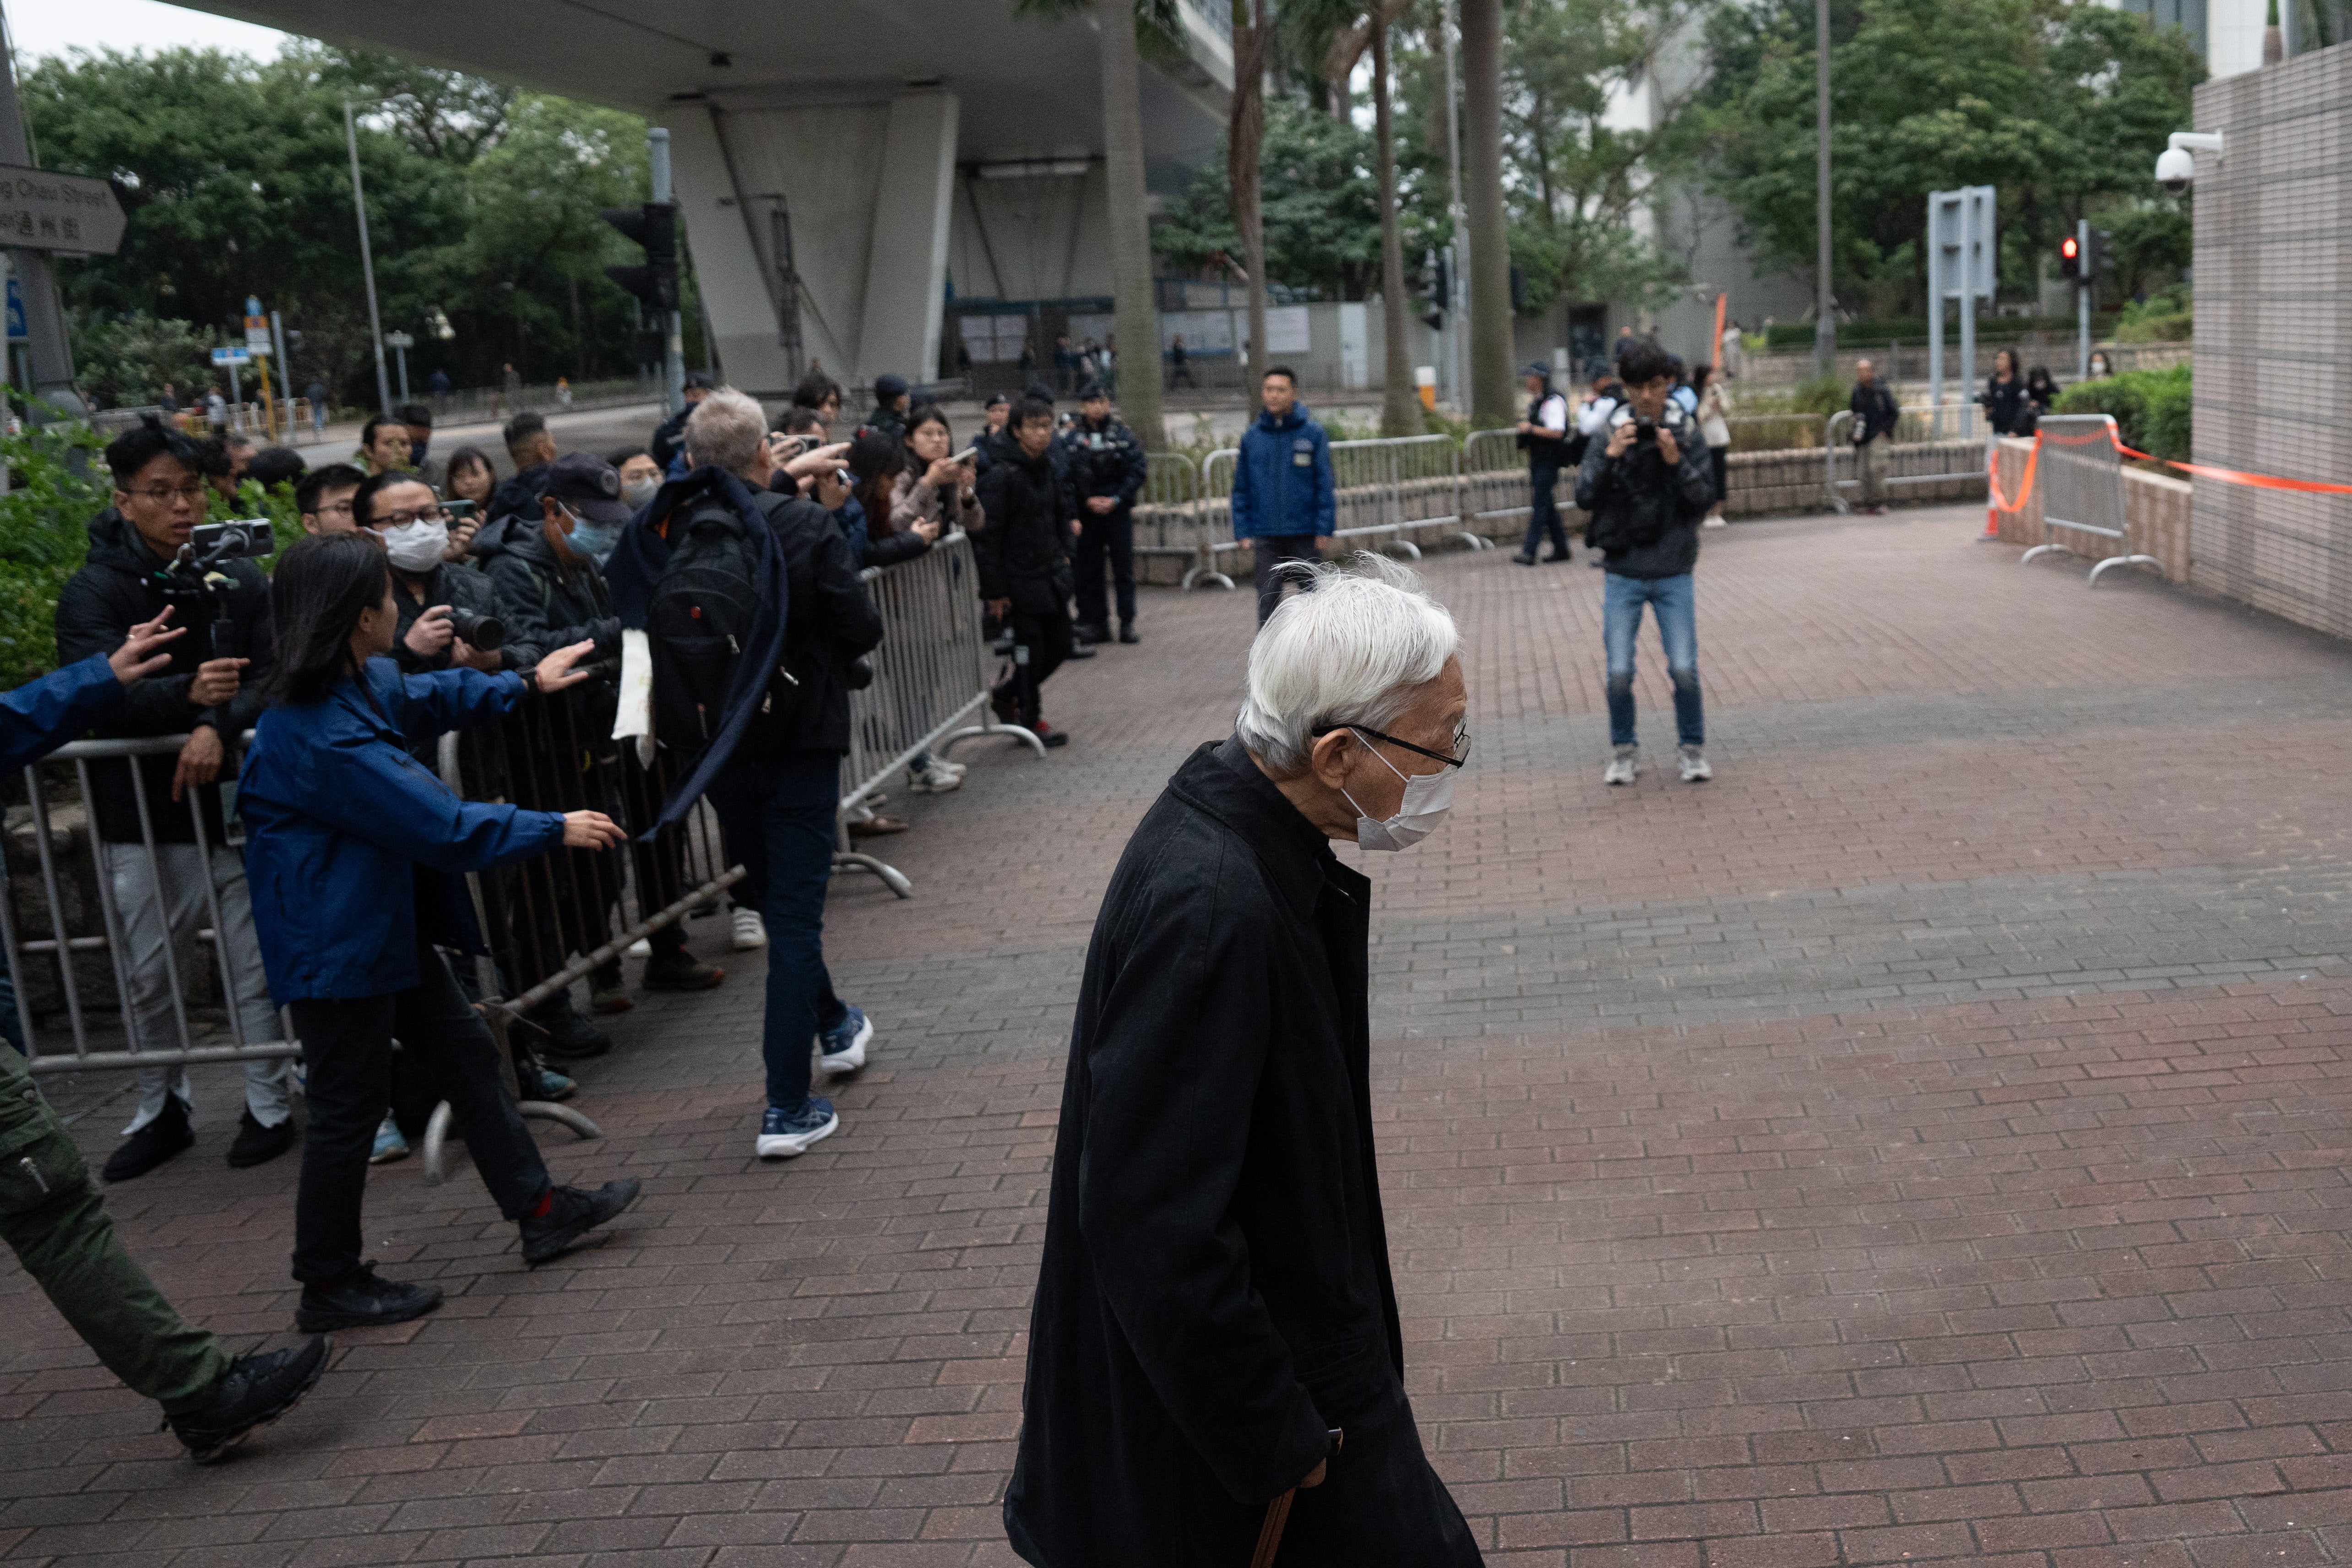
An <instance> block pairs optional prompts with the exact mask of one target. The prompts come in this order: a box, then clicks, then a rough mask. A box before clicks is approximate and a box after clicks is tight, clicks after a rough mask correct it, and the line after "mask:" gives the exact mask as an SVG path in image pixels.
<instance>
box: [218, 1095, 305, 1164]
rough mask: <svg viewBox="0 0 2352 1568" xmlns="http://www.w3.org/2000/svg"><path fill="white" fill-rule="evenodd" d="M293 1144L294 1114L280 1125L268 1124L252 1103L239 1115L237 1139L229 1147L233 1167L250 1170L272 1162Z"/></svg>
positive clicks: (229, 1156) (229, 1161) (289, 1114)
mask: <svg viewBox="0 0 2352 1568" xmlns="http://www.w3.org/2000/svg"><path fill="white" fill-rule="evenodd" d="M293 1146H294V1116H293V1113H291V1112H289V1113H287V1116H286V1119H285V1120H284V1121H282V1122H280V1123H278V1125H276V1126H274V1127H265V1126H263V1125H262V1124H261V1122H260V1120H259V1118H257V1117H256V1116H255V1115H254V1113H253V1111H252V1108H251V1107H249V1106H248V1107H247V1110H246V1113H245V1114H244V1115H242V1116H240V1117H238V1118H237V1123H236V1142H235V1143H233V1144H231V1145H229V1146H228V1163H229V1166H231V1168H233V1169H236V1170H249V1169H251V1168H252V1167H253V1166H265V1165H268V1163H269V1162H270V1161H272V1160H274V1159H276V1158H277V1157H278V1155H282V1154H284V1153H285V1152H286V1151H287V1150H289V1149H290V1148H292V1147H293Z"/></svg>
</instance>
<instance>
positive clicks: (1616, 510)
mask: <svg viewBox="0 0 2352 1568" xmlns="http://www.w3.org/2000/svg"><path fill="white" fill-rule="evenodd" d="M1617 379H1618V380H1619V381H1621V382H1623V383H1624V385H1625V397H1626V401H1625V402H1623V403H1622V404H1621V405H1620V406H1619V407H1618V408H1617V409H1615V410H1614V411H1613V412H1612V413H1610V414H1609V416H1608V423H1607V430H1608V434H1609V438H1608V441H1607V442H1606V443H1605V444H1604V443H1602V442H1600V441H1594V442H1593V443H1592V444H1590V445H1589V446H1587V447H1586V448H1585V453H1584V465H1583V466H1582V467H1581V468H1580V469H1579V470H1578V471H1577V475H1576V504H1577V506H1578V507H1580V508H1581V509H1582V510H1584V511H1586V512H1589V513H1591V515H1592V521H1591V524H1590V525H1589V526H1588V527H1587V528H1586V529H1585V534H1584V538H1585V542H1586V543H1587V544H1588V545H1590V546H1591V548H1593V549H1598V550H1600V551H1601V554H1602V557H1603V559H1602V563H1601V564H1602V567H1603V569H1604V570H1606V571H1607V573H1608V575H1607V577H1606V578H1604V579H1603V584H1604V586H1603V590H1602V594H1601V641H1602V644H1603V647H1604V648H1605V650H1606V653H1607V658H1608V670H1609V738H1610V741H1611V742H1612V745H1613V746H1614V747H1615V755H1614V756H1612V758H1610V760H1609V769H1608V771H1607V772H1606V773H1604V774H1602V775H1601V779H1602V782H1604V783H1609V784H1631V783H1632V782H1633V778H1634V775H1635V773H1636V772H1637V770H1638V767H1639V763H1638V748H1637V747H1636V744H1635V742H1634V738H1633V635H1634V633H1635V632H1639V631H1640V630H1641V629H1642V607H1643V605H1645V604H1646V605H1648V606H1649V607H1650V612H1651V613H1652V614H1654V615H1655V616H1656V617H1657V618H1658V638H1659V641H1660V642H1662V643H1664V644H1665V649H1666V675H1667V678H1668V679H1669V680H1671V681H1672V682H1673V683H1674V687H1675V731H1676V738H1677V739H1678V740H1679V741H1680V742H1681V743H1682V758H1681V760H1682V778H1683V782H1684V783H1685V784H1696V783H1701V782H1704V781H1705V780H1706V779H1712V778H1714V777H1715V769H1714V768H1710V767H1708V766H1707V760H1706V714H1705V710H1704V709H1703V708H1702V707H1701V706H1700V703H1699V691H1698V620H1697V612H1696V600H1695V599H1694V598H1693V596H1692V589H1691V574H1692V569H1693V568H1695V567H1696V566H1697V564H1698V528H1699V520H1700V519H1701V518H1702V517H1706V509H1707V507H1708V506H1709V505H1710V504H1711V503H1712V502H1713V501H1714V499H1715V475H1714V470H1713V468H1712V467H1711V466H1710V465H1709V464H1708V462H1707V455H1706V437H1705V436H1703V435H1701V434H1699V429H1698V424H1697V422H1696V421H1695V420H1694V419H1692V418H1691V416H1690V414H1689V413H1686V412H1685V410H1684V409H1683V408H1682V406H1681V405H1680V404H1679V403H1676V402H1674V401H1673V399H1672V397H1671V396H1670V395H1669V394H1670V393H1672V392H1673V391H1674V388H1675V365H1674V361H1673V359H1672V357H1671V356H1669V355H1668V354H1667V352H1666V351H1665V350H1664V349H1662V348H1660V347H1659V346H1658V342H1657V340H1656V339H1654V338H1629V339H1627V340H1625V341H1624V342H1623V343H1622V344H1621V345H1620V347H1619V350H1618V355H1617Z"/></svg>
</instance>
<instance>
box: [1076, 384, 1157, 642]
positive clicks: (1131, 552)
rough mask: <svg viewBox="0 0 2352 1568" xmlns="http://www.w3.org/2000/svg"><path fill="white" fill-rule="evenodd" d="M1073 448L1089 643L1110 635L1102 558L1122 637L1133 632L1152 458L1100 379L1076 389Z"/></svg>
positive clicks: (1081, 604)
mask: <svg viewBox="0 0 2352 1568" xmlns="http://www.w3.org/2000/svg"><path fill="white" fill-rule="evenodd" d="M1062 444H1063V449H1064V450H1065V451H1066V452H1067V453H1068V455H1069V461H1068V466H1069V472H1070V487H1071V488H1072V489H1073V490H1074V491H1076V496H1077V501H1078V507H1079V510H1078V539H1077V543H1076V545H1075V546H1073V547H1072V549H1071V550H1070V555H1071V560H1072V564H1073V566H1074V567H1075V568H1076V571H1077V578H1078V632H1079V634H1080V635H1081V636H1083V637H1085V638H1086V639H1087V641H1088V642H1090V643H1108V642H1109V641H1110V607H1109V605H1108V604H1106V603H1105V602H1104V595H1103V562H1104V559H1105V557H1108V559H1109V562H1110V575H1111V582H1112V584H1113V586H1114V587H1115V588H1116V589H1117V590H1118V640H1119V641H1120V642H1121V643H1140V642H1141V641H1143V639H1142V638H1140V637H1139V636H1137V635H1136V634H1135V498H1136V497H1138V496H1140V495H1141V494H1142V493H1143V484H1144V481H1145V479H1146V478H1148V477H1149V476H1150V471H1151V466H1150V465H1151V460H1150V458H1148V457H1146V456H1145V455H1144V454H1143V444H1142V443H1141V442H1139V441H1138V440H1137V439H1136V438H1135V432H1133V431H1131V430H1129V428H1128V427H1127V426H1126V425H1125V424H1123V423H1120V422H1119V421H1118V419H1116V418H1115V417H1113V416H1112V414H1111V412H1110V393H1108V392H1105V391H1104V390H1103V388H1102V385H1101V383H1100V382H1087V384H1086V385H1085V386H1084V387H1083V388H1081V389H1080V390H1079V392H1078V423H1076V424H1074V425H1072V426H1071V427H1070V429H1069V433H1068V434H1066V435H1064V436H1063V437H1062Z"/></svg>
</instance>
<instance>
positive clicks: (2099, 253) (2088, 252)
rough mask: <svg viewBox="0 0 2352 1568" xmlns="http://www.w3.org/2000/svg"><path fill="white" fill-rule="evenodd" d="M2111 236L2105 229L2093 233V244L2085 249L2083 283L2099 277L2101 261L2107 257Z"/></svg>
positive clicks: (2094, 230)
mask: <svg viewBox="0 0 2352 1568" xmlns="http://www.w3.org/2000/svg"><path fill="white" fill-rule="evenodd" d="M2109 237H2110V236H2109V235H2108V234H2107V232H2106V230H2105V229H2093V230H2092V231H2091V243H2090V244H2089V245H2087V246H2084V247H2083V281H2084V282H2085V283H2088V282H2090V281H2091V279H2093V278H2095V277H2098V276H2099V263H2100V259H2101V258H2102V257H2103V256H2105V255H2106V251H2107V242H2108V239H2109Z"/></svg>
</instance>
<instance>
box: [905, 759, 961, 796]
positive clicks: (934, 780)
mask: <svg viewBox="0 0 2352 1568" xmlns="http://www.w3.org/2000/svg"><path fill="white" fill-rule="evenodd" d="M907 782H908V785H909V786H910V787H911V788H912V789H914V791H915V793H916V794H918V795H944V794H947V793H948V792H949V791H950V790H951V789H961V788H962V787H963V769H962V768H958V767H957V766H956V765H955V764H954V763H952V762H942V761H940V759H939V758H936V757H934V758H931V761H930V765H929V767H927V768H908V769H907Z"/></svg>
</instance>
